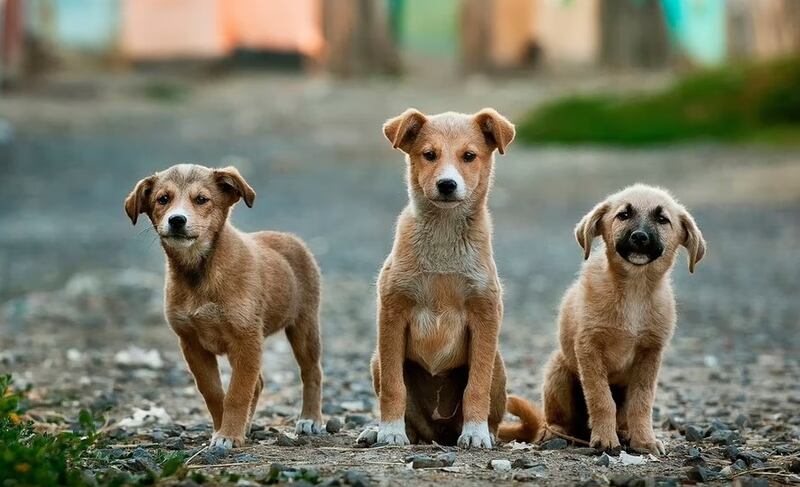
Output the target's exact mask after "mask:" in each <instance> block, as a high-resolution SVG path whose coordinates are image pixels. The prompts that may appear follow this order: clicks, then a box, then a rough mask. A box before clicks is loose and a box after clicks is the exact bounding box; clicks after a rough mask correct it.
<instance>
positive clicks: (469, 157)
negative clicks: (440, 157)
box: [464, 150, 478, 162]
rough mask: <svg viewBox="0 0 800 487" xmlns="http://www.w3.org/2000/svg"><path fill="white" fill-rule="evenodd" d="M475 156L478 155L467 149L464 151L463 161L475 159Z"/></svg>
mask: <svg viewBox="0 0 800 487" xmlns="http://www.w3.org/2000/svg"><path fill="white" fill-rule="evenodd" d="M476 157H478V155H477V154H475V153H474V152H472V151H469V150H468V151H467V152H465V153H464V162H472V161H474V160H475V158H476Z"/></svg>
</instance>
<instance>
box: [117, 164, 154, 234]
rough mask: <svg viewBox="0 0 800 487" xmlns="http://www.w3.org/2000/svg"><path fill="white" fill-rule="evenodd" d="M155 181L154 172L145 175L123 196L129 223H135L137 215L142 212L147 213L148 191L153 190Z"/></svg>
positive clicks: (148, 208) (148, 206)
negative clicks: (150, 174)
mask: <svg viewBox="0 0 800 487" xmlns="http://www.w3.org/2000/svg"><path fill="white" fill-rule="evenodd" d="M155 182H156V176H155V174H154V175H152V176H149V177H146V178H144V179H142V180H141V181H139V182H138V183H136V186H134V187H133V191H131V193H130V194H129V195H128V197H127V198H125V213H127V214H128V218H130V219H131V223H133V224H134V225H136V220H138V219H139V215H141V214H142V213H147V212H148V211H150V203H149V201H148V200H149V198H150V191H152V190H153V184H155Z"/></svg>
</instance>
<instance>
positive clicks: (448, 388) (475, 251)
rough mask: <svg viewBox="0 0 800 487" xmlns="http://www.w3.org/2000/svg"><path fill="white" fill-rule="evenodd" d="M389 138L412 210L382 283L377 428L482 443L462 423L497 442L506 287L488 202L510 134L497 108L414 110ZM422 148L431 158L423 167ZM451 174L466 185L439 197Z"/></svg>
mask: <svg viewBox="0 0 800 487" xmlns="http://www.w3.org/2000/svg"><path fill="white" fill-rule="evenodd" d="M384 134H385V135H386V137H387V139H389V141H390V142H391V143H392V146H393V147H395V148H400V149H401V150H402V151H403V152H405V153H406V154H407V157H406V159H407V163H408V178H407V181H408V191H409V200H410V201H409V205H408V206H407V207H406V208H405V209H404V210H403V212H402V213H401V214H400V218H399V220H398V222H397V230H396V235H395V241H394V246H393V248H392V252H391V254H390V255H389V257H388V258H387V260H386V262H385V263H384V265H383V268H382V269H381V272H380V276H379V278H378V347H377V350H376V352H375V355H374V357H373V362H372V371H373V382H374V386H375V392H376V394H377V395H378V397H379V399H380V415H381V425H382V426H381V428H383V425H384V424H385V423H395V422H398V421H403V420H404V419H405V434H406V435H407V436H408V437H409V438H411V441H415V442H416V441H424V442H431V441H436V442H439V443H449V444H452V443H454V442H456V438H458V437H459V433H461V438H459V439H458V443H459V444H461V445H464V446H471V445H474V446H480V445H477V443H476V440H475V439H474V438H473V439H472V440H471V438H472V437H471V436H470V434H469V432H468V431H466V430H464V431H463V432H462V426H463V425H464V424H466V423H476V424H478V423H482V424H485V423H486V422H487V421H488V428H489V430H490V431H491V432H492V433H494V432H495V431H496V428H497V425H498V423H499V422H500V419H501V418H502V415H503V412H504V409H505V369H504V366H503V362H502V358H501V357H500V354H499V351H498V333H499V331H500V324H501V321H502V316H503V305H502V290H501V287H500V281H499V279H498V277H497V271H496V268H495V263H494V258H493V255H492V242H491V239H492V228H491V220H490V216H489V211H488V209H487V207H486V200H487V196H488V193H489V189H490V186H491V181H492V176H493V165H494V155H493V152H494V150H495V149H498V150H499V151H500V152H501V153H502V152H504V151H505V148H506V146H507V145H508V144H509V143H510V142H511V140H512V139H513V137H514V127H513V125H511V124H510V123H509V122H508V121H507V120H506V119H505V118H503V117H502V116H501V115H499V114H498V113H497V112H495V111H494V110H492V109H485V110H482V111H481V112H479V113H477V114H474V115H465V114H457V113H443V114H440V115H435V116H426V115H424V114H422V113H420V112H419V111H417V110H414V109H409V110H407V111H406V112H405V113H403V114H402V115H400V116H398V117H396V118H394V119H391V120H389V121H388V122H386V124H385V125H384ZM426 151H434V152H435V154H436V160H435V161H429V160H426V159H425V157H423V154H424V153H425V152H426ZM469 151H471V152H472V153H474V154H475V156H476V157H475V159H474V160H473V161H471V162H467V161H466V160H465V158H466V157H467V156H465V154H466V153H467V152H469ZM444 171H450V172H451V173H452V172H453V171H458V175H457V177H458V178H463V181H461V183H463V186H464V188H460V189H463V190H464V193H463V195H462V196H461V198H460V200H459V201H456V202H452V201H448V202H443V201H440V200H439V196H437V186H436V184H437V180H438V179H439V178H440V177H442V175H443V174H444ZM404 375H405V376H406V377H407V378H409V377H410V378H411V380H406V379H404ZM433 384H436V388H435V389H434V388H432V385H433ZM445 405H446V407H445ZM487 435H488V433H487ZM383 436H386V435H383V432H382V431H379V441H380V439H381V438H382V437H383ZM387 438H388V439H387V440H386V441H389V442H398V443H404V442H405V440H406V438H403V434H398V435H397V436H388V437H387ZM484 440H486V442H488V439H486V438H485V437H484ZM483 446H486V445H485V444H484V445H483Z"/></svg>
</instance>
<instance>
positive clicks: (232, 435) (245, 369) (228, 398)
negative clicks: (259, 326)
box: [211, 336, 261, 448]
mask: <svg viewBox="0 0 800 487" xmlns="http://www.w3.org/2000/svg"><path fill="white" fill-rule="evenodd" d="M228 361H229V362H230V364H231V369H232V374H231V383H230V385H229V386H228V393H227V394H225V410H224V412H223V415H222V427H221V428H220V429H219V430H218V431H217V432H216V433H215V434H214V437H213V438H212V439H211V446H212V447H213V446H218V447H222V448H232V447H234V446H241V445H243V444H244V436H245V433H246V431H245V430H246V429H247V422H248V420H249V419H250V406H251V403H252V401H253V394H255V391H256V387H257V385H258V381H259V378H260V376H261V338H260V337H256V336H253V337H244V338H242V339H241V340H239V341H238V342H237V343H236V346H234V347H230V348H229V349H228Z"/></svg>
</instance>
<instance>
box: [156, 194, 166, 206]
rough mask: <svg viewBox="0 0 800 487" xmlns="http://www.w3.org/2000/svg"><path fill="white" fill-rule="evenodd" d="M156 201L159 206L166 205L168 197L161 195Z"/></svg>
mask: <svg viewBox="0 0 800 487" xmlns="http://www.w3.org/2000/svg"><path fill="white" fill-rule="evenodd" d="M157 201H158V204H159V205H166V204H167V203H169V195H166V194H162V195H161V196H159V197H158V200H157Z"/></svg>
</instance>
